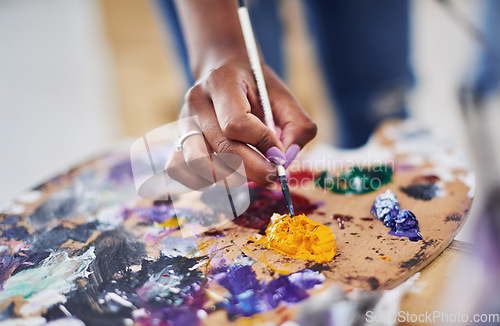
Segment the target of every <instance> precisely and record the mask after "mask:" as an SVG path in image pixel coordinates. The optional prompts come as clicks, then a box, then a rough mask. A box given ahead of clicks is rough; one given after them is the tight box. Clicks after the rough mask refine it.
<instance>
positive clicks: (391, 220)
mask: <svg viewBox="0 0 500 326" xmlns="http://www.w3.org/2000/svg"><path fill="white" fill-rule="evenodd" d="M370 212H371V213H372V214H373V215H374V216H375V217H376V218H378V219H379V220H381V221H382V222H383V223H384V225H385V226H386V227H388V228H391V231H389V234H390V235H394V236H397V237H406V238H408V239H409V240H410V241H419V240H422V239H423V238H422V235H420V228H419V226H418V221H417V218H416V216H415V214H413V213H412V212H410V211H409V210H407V209H403V210H400V209H399V203H398V199H397V198H396V195H395V194H394V193H393V192H392V191H390V190H387V191H386V192H384V193H382V194H380V195H378V196H377V198H376V199H375V202H374V203H373V206H372V208H371V210H370Z"/></svg>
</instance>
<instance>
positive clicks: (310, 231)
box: [250, 214, 336, 263]
mask: <svg viewBox="0 0 500 326" xmlns="http://www.w3.org/2000/svg"><path fill="white" fill-rule="evenodd" d="M250 240H251V241H254V242H255V243H259V244H262V245H264V246H266V247H267V248H269V249H273V250H275V251H277V252H279V253H282V254H284V255H286V256H289V257H293V258H300V259H310V260H315V261H317V262H318V263H325V262H328V261H330V260H332V258H333V257H334V256H335V248H336V247H335V237H334V236H333V234H332V230H330V228H329V227H327V226H325V225H323V224H321V223H318V222H315V221H312V220H310V219H309V218H307V217H306V216H305V215H304V214H301V215H296V216H294V217H293V218H292V217H290V215H288V214H285V215H279V214H274V215H273V216H272V217H271V223H269V226H268V227H267V229H266V235H265V236H260V235H256V236H255V237H254V238H250Z"/></svg>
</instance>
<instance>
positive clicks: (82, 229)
mask: <svg viewBox="0 0 500 326" xmlns="http://www.w3.org/2000/svg"><path fill="white" fill-rule="evenodd" d="M98 225H99V222H98V221H93V222H89V223H86V224H80V225H77V226H76V227H75V228H73V229H68V236H69V238H70V239H72V240H74V241H78V242H83V243H85V242H87V240H88V239H89V238H90V237H91V236H92V234H93V233H94V231H96V230H97V226H98Z"/></svg>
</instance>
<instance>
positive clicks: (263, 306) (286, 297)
mask: <svg viewBox="0 0 500 326" xmlns="http://www.w3.org/2000/svg"><path fill="white" fill-rule="evenodd" d="M213 278H214V279H215V281H217V283H219V285H221V286H223V287H225V288H226V289H227V290H228V291H229V294H230V296H229V298H228V300H227V301H224V302H221V303H219V307H221V308H223V309H226V310H227V313H228V316H229V317H230V318H234V317H237V316H252V315H254V314H257V313H260V312H264V311H267V310H270V309H273V308H276V307H277V306H278V305H279V304H280V302H287V303H297V302H299V301H301V300H304V299H305V298H307V297H308V296H309V294H308V293H307V290H308V289H311V288H312V287H314V286H315V285H316V284H321V283H322V282H323V281H324V280H325V278H324V276H323V275H322V274H320V273H319V272H314V271H311V270H308V269H304V270H302V271H299V272H297V273H293V274H290V275H281V276H280V277H278V278H277V279H274V280H272V281H271V282H269V283H268V284H265V283H264V282H263V283H260V282H259V281H258V280H257V278H256V275H255V272H254V271H253V270H252V267H251V266H249V265H246V266H240V265H234V264H233V265H230V266H226V267H222V268H218V269H216V270H215V271H214V272H213Z"/></svg>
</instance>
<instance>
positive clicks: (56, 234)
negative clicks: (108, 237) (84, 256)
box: [23, 221, 99, 251]
mask: <svg viewBox="0 0 500 326" xmlns="http://www.w3.org/2000/svg"><path fill="white" fill-rule="evenodd" d="M98 224H99V223H98V222H97V221H93V222H89V223H86V224H81V225H78V226H76V227H75V228H73V229H69V228H67V227H65V226H62V225H58V226H56V227H55V228H53V229H51V230H39V231H36V232H35V233H33V234H30V235H29V236H28V237H26V238H24V239H23V240H24V241H25V242H26V243H27V244H29V245H31V246H32V248H33V250H34V251H47V250H57V249H58V248H59V247H60V246H61V245H62V244H64V243H65V242H66V241H68V240H70V239H71V240H74V241H77V242H83V243H85V242H87V240H88V239H89V238H90V236H91V235H92V233H94V231H95V230H97V226H98Z"/></svg>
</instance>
